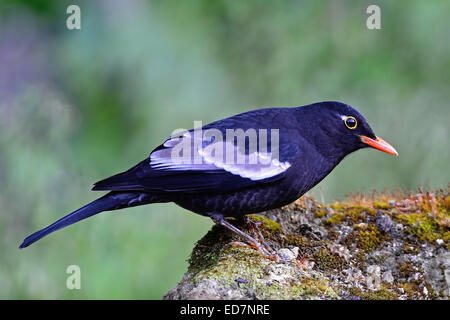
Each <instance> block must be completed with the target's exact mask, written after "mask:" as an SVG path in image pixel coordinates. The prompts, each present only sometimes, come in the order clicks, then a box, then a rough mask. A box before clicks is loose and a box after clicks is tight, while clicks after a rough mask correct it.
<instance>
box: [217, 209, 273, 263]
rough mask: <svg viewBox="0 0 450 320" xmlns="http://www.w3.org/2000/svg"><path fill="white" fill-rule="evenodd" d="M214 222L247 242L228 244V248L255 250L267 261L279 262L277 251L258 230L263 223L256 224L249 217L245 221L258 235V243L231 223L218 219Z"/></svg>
mask: <svg viewBox="0 0 450 320" xmlns="http://www.w3.org/2000/svg"><path fill="white" fill-rule="evenodd" d="M213 220H214V221H215V222H216V223H218V224H220V225H222V226H224V227H225V228H227V229H229V230H231V231H233V232H234V233H236V234H237V235H239V237H241V238H242V239H243V240H244V241H245V242H239V241H235V242H232V243H230V244H228V245H227V246H231V247H245V248H253V249H255V250H256V251H258V252H259V253H260V254H261V255H262V256H263V257H264V258H267V259H270V260H273V261H278V254H277V253H276V251H275V250H273V249H272V248H271V247H270V246H269V244H267V242H266V241H265V240H264V237H263V235H262V233H261V231H260V230H259V228H258V226H259V225H261V224H262V223H263V222H262V221H259V222H255V221H253V220H251V219H250V218H249V217H247V216H246V220H245V222H246V223H247V224H248V225H249V227H250V230H251V231H252V233H253V234H254V235H255V234H256V237H257V238H258V239H259V241H258V240H257V239H255V238H253V237H251V236H250V235H248V234H246V233H244V232H242V231H241V230H239V229H238V228H236V227H235V226H233V225H232V224H231V223H229V222H228V221H226V220H224V219H218V220H215V219H213Z"/></svg>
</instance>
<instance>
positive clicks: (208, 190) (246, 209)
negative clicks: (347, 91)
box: [20, 101, 397, 248]
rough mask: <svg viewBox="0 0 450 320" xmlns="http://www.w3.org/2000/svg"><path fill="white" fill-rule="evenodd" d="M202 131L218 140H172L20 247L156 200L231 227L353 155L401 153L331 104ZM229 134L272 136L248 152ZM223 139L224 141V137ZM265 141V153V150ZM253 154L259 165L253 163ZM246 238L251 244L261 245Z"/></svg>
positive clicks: (352, 113)
mask: <svg viewBox="0 0 450 320" xmlns="http://www.w3.org/2000/svg"><path fill="white" fill-rule="evenodd" d="M201 129H202V130H201V132H202V133H203V134H204V133H205V132H213V133H216V135H215V136H214V137H210V136H205V135H200V136H198V135H197V136H196V131H195V130H189V131H186V132H183V133H181V134H179V135H175V136H171V137H169V138H168V139H167V140H166V141H165V142H164V143H163V144H161V145H160V146H158V147H157V148H156V149H155V150H153V151H152V153H151V154H150V157H148V158H146V159H145V160H143V161H141V162H140V163H139V164H137V165H136V166H134V167H133V168H131V169H129V170H127V171H125V172H123V173H120V174H117V175H114V176H112V177H110V178H107V179H105V180H102V181H99V182H97V183H95V185H94V187H93V190H103V191H110V192H109V193H108V194H106V195H104V196H103V197H101V198H99V199H97V200H95V201H93V202H91V203H90V204H87V205H86V206H84V207H82V208H80V209H78V210H76V211H74V212H73V213H71V214H69V215H67V216H66V217H64V218H62V219H60V220H58V221H56V222H55V223H53V224H52V225H50V226H48V227H47V228H45V229H42V230H40V231H38V232H36V233H34V234H32V235H31V236H29V237H27V238H26V239H25V240H24V241H23V243H22V244H21V246H20V247H21V248H23V247H27V246H29V245H30V244H32V243H33V242H35V241H37V240H39V239H40V238H42V237H44V236H46V235H48V234H49V233H51V232H53V231H56V230H58V229H61V228H63V227H66V226H68V225H70V224H73V223H75V222H77V221H80V220H82V219H85V218H87V217H89V216H92V215H94V214H97V213H99V212H102V211H108V210H115V209H121V208H126V207H132V206H137V205H144V204H150V203H157V202H175V203H176V204H178V205H179V206H181V207H183V208H186V209H188V210H190V211H193V212H195V213H198V214H201V215H203V216H209V217H211V218H212V219H213V220H214V221H216V222H218V223H221V224H222V225H224V226H225V227H227V228H230V229H232V228H233V227H232V226H230V224H229V223H228V222H226V221H225V220H224V218H226V217H242V216H243V215H246V214H250V213H256V212H261V211H264V210H268V209H273V208H278V207H281V206H283V205H286V204H289V203H291V202H293V201H295V200H296V199H297V198H299V197H300V196H301V195H303V194H304V193H305V192H307V191H308V190H309V189H311V188H312V187H314V186H315V185H316V184H317V183H319V182H320V181H321V180H322V179H323V178H324V177H325V176H326V175H327V174H328V173H330V172H331V171H332V170H333V168H334V167H335V166H336V165H337V164H338V163H339V162H340V161H341V160H342V159H343V158H344V157H345V156H346V155H348V154H349V153H351V152H353V151H356V150H358V149H361V148H365V147H368V146H371V147H374V148H377V149H380V150H382V151H385V152H388V153H391V154H397V153H396V151H395V149H394V148H393V147H392V146H390V145H389V144H388V143H387V142H385V141H384V140H382V139H381V138H378V137H377V136H375V134H374V132H373V131H372V129H371V128H370V126H369V125H368V123H367V122H366V120H365V119H364V117H363V116H362V115H361V114H360V113H359V112H358V111H356V110H355V109H354V108H352V107H350V106H349V105H346V104H343V103H340V102H333V101H328V102H320V103H315V104H311V105H307V106H303V107H296V108H267V109H259V110H254V111H249V112H245V113H242V114H238V115H235V116H232V117H229V118H226V119H223V120H219V121H215V122H212V123H210V124H207V125H205V126H203V127H202V128H201ZM227 129H228V130H230V129H232V130H236V129H242V131H241V133H242V132H244V133H245V132H250V131H251V130H255V131H256V132H258V133H260V132H263V133H264V132H266V136H264V135H263V136H258V139H257V140H256V145H254V146H252V144H251V142H250V140H251V139H250V137H247V138H246V139H244V141H245V143H244V145H243V146H242V145H239V141H238V138H233V139H231V140H226V139H225V137H226V136H227ZM249 129H250V130H249ZM234 132H236V131H234ZM221 135H222V137H223V139H222V140H220V139H218V138H220V136H221ZM264 137H266V139H265V140H264V139H263V138H264ZM275 138H276V139H275ZM265 141H267V150H265V149H264V150H261V148H260V147H261V146H262V145H263V142H265ZM241 142H242V141H241ZM275 142H276V143H275ZM182 143H184V146H189V148H187V149H186V148H185V149H183V150H184V151H182V152H181V153H180V154H182V156H186V155H187V157H185V158H183V159H184V160H186V159H187V160H188V161H184V162H180V161H179V159H178V160H174V154H177V153H174V151H175V149H176V148H180V146H182ZM196 143H197V144H196ZM199 146H200V147H199ZM208 148H216V149H215V150H216V151H215V153H207V152H206V151H207V150H208ZM226 148H230V149H226ZM188 149H189V150H188ZM225 149H226V150H227V152H228V150H231V151H233V152H234V153H233V157H238V156H237V155H239V156H243V157H244V160H245V161H244V163H242V162H240V163H238V162H237V161H236V159H237V158H233V159H232V160H233V161H229V162H227V161H225V160H224V159H225V157H224V156H223V157H221V156H217V154H218V152H220V150H225ZM205 150H206V151H205ZM217 150H219V151H217ZM187 151H189V152H187ZM275 151H276V152H275ZM225 153H226V152H225V151H224V154H225ZM275 153H276V158H274V155H275ZM214 156H216V157H214ZM253 156H254V157H256V159H257V160H258V161H257V163H250V162H251V161H250V160H249V159H250V158H252V157H253ZM268 156H269V158H270V159H269V160H267V157H268ZM196 157H197V158H196ZM252 159H255V158H252ZM264 159H265V161H266V162H264V163H263V160H264ZM196 160H201V161H196ZM259 160H260V161H259ZM233 231H236V230H234V229H233ZM240 235H241V236H243V237H244V238H245V240H246V241H247V242H250V243H252V242H253V243H252V245H253V244H254V243H255V242H257V241H256V240H255V239H253V238H251V237H249V236H247V237H245V235H242V234H240ZM256 247H259V246H258V245H256Z"/></svg>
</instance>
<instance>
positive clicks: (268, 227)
mask: <svg viewBox="0 0 450 320" xmlns="http://www.w3.org/2000/svg"><path fill="white" fill-rule="evenodd" d="M248 216H249V217H250V218H251V219H252V220H253V221H255V222H262V225H261V226H260V229H261V231H266V232H268V233H280V232H281V226H280V225H279V224H278V223H277V222H275V221H273V220H272V219H269V218H267V217H264V216H261V215H259V214H249V215H248Z"/></svg>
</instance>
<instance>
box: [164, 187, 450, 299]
mask: <svg viewBox="0 0 450 320" xmlns="http://www.w3.org/2000/svg"><path fill="white" fill-rule="evenodd" d="M250 217H251V219H253V220H254V221H257V222H259V221H261V222H262V224H261V226H260V229H261V231H262V233H263V235H264V237H265V238H266V240H267V242H268V243H269V244H270V245H271V246H272V248H274V249H275V250H277V251H278V253H279V256H280V257H282V258H283V259H280V260H279V261H277V262H275V261H272V260H269V259H266V258H264V257H263V256H261V255H260V254H259V253H258V252H257V251H255V250H253V249H249V248H242V247H231V246H229V245H228V244H229V243H230V242H233V241H240V239H239V238H238V237H237V236H236V235H235V234H232V233H231V232H230V231H228V230H226V229H224V228H223V227H221V226H218V225H215V226H213V228H212V229H211V230H210V231H209V232H208V233H207V234H206V235H205V236H204V237H203V238H202V239H200V240H199V241H198V243H197V245H196V246H195V248H194V250H193V251H192V254H191V256H190V258H189V268H188V270H187V272H186V274H185V275H184V277H183V279H182V280H181V282H180V283H179V284H178V285H177V286H176V287H174V288H173V289H171V290H170V291H169V292H168V293H167V294H166V295H165V296H164V298H165V299H370V300H372V299H373V300H380V299H382V300H384V299H449V297H450V251H449V248H450V247H449V242H450V198H449V196H448V190H447V191H443V190H439V191H436V192H427V193H424V192H422V191H419V193H416V194H409V195H404V194H402V193H399V192H398V191H397V192H396V193H383V194H376V195H375V196H370V197H369V196H367V195H361V194H356V195H355V194H353V195H351V196H349V197H348V198H347V199H345V201H342V202H335V203H333V204H331V205H324V204H321V203H318V202H317V201H316V200H315V199H314V198H312V197H310V196H304V197H302V198H301V199H299V200H297V201H296V202H295V203H293V204H290V205H288V206H286V207H283V208H281V209H277V210H271V211H268V212H264V213H262V214H258V215H250ZM230 222H231V223H233V224H235V225H236V226H237V227H239V228H240V229H241V230H243V231H244V232H249V230H247V226H246V225H245V224H243V223H241V222H239V221H237V220H230Z"/></svg>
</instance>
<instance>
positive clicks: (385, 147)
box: [360, 135, 398, 156]
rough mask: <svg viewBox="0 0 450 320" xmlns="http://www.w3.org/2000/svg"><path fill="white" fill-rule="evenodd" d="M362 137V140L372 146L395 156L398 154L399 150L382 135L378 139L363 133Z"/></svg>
mask: <svg viewBox="0 0 450 320" xmlns="http://www.w3.org/2000/svg"><path fill="white" fill-rule="evenodd" d="M360 137H361V141H362V142H364V143H365V144H367V145H369V146H371V147H372V148H375V149H378V150H381V151H384V152H386V153H389V154H393V155H394V156H398V152H397V150H395V149H394V147H393V146H391V145H390V144H389V143H387V142H386V141H384V140H383V139H381V138H380V137H377V138H376V139H371V138H369V137H366V136H363V135H361V136H360Z"/></svg>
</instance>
